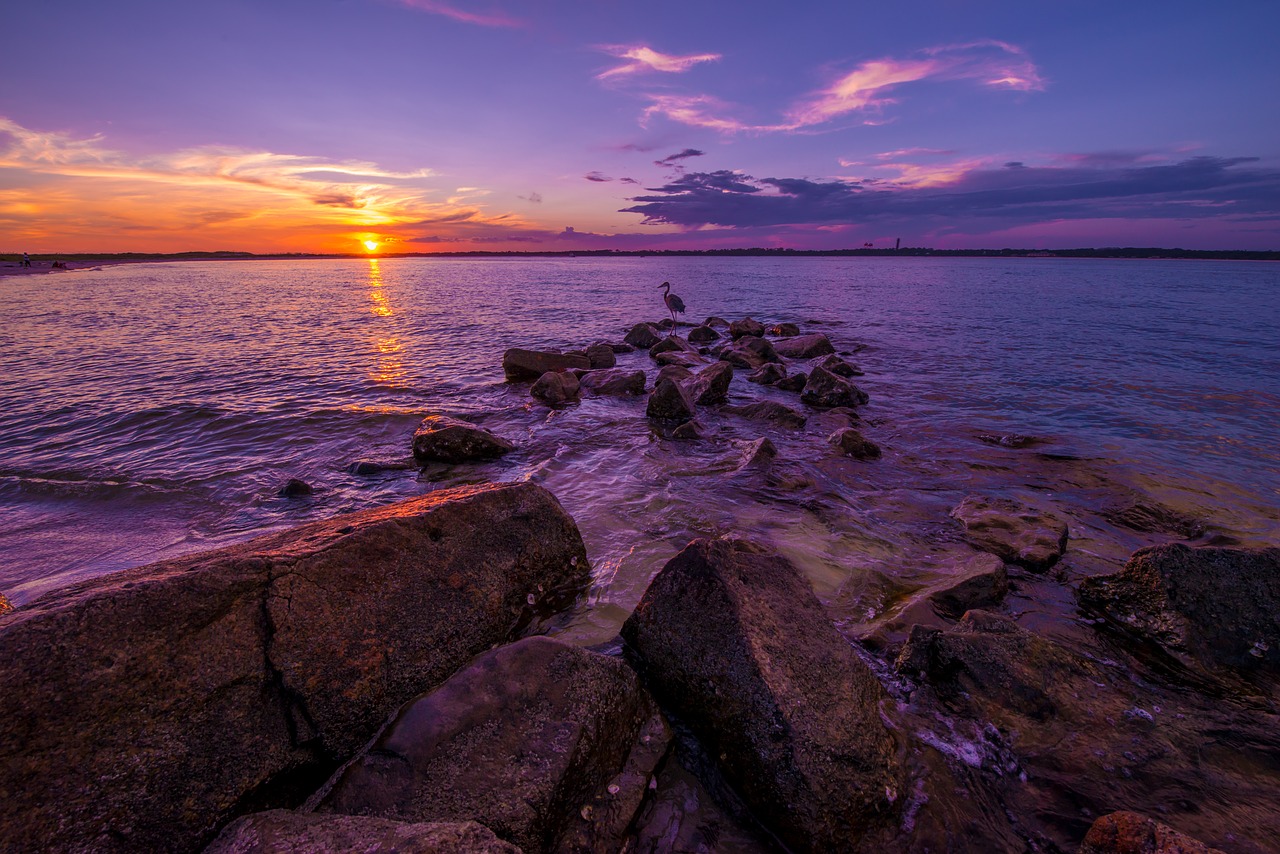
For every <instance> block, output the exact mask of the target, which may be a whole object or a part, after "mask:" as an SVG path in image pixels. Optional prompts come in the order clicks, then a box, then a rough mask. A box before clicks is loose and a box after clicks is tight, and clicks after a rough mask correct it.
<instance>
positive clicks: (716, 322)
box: [702, 314, 729, 329]
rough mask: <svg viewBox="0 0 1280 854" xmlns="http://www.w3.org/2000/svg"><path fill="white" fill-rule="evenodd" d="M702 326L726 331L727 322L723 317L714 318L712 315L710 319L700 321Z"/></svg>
mask: <svg viewBox="0 0 1280 854" xmlns="http://www.w3.org/2000/svg"><path fill="white" fill-rule="evenodd" d="M702 325H703V326H719V327H721V328H724V329H728V328H729V321H727V320H725V319H724V318H723V317H716V316H715V315H714V314H713V315H711V316H710V317H708V318H707V319H706V320H704V321H702Z"/></svg>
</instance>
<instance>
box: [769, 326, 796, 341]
mask: <svg viewBox="0 0 1280 854" xmlns="http://www.w3.org/2000/svg"><path fill="white" fill-rule="evenodd" d="M769 334H770V335H774V336H777V337H779V338H793V337H795V336H796V335H799V334H800V327H799V326H796V325H795V324H794V323H775V324H774V325H773V326H770V327H769Z"/></svg>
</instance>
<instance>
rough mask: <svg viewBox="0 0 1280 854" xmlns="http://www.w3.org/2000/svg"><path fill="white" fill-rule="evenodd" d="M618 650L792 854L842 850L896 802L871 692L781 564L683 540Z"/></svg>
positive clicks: (753, 550) (743, 546) (890, 755)
mask: <svg viewBox="0 0 1280 854" xmlns="http://www.w3.org/2000/svg"><path fill="white" fill-rule="evenodd" d="M622 636H623V638H624V640H625V642H626V647H625V652H626V654H627V656H628V657H629V658H630V659H631V660H633V661H635V662H636V663H637V666H638V667H639V669H640V671H641V673H642V674H643V676H644V677H645V680H646V682H647V684H648V685H649V686H650V687H651V688H652V689H653V691H654V693H655V696H657V698H658V700H659V702H660V703H662V704H663V705H664V707H670V708H671V709H673V711H674V713H675V714H677V715H678V716H679V717H680V719H681V720H682V721H683V722H684V723H685V724H687V725H688V726H689V727H690V728H691V729H692V731H693V732H694V733H695V734H696V735H697V737H698V738H699V740H700V741H701V743H702V744H703V745H704V746H705V747H706V748H707V752H708V754H709V755H710V756H712V757H716V758H717V760H718V762H717V764H718V766H719V768H720V770H721V772H722V773H723V774H724V777H725V779H726V780H728V782H729V783H730V784H731V785H733V786H734V788H735V789H736V790H737V792H738V793H739V794H740V795H741V796H742V798H743V800H744V801H745V802H746V803H747V805H748V806H749V807H750V808H751V810H752V811H753V812H754V813H755V815H756V816H757V817H758V818H759V819H760V821H761V822H763V823H764V824H765V825H766V826H767V827H769V829H770V830H771V831H773V832H774V833H775V834H777V836H778V837H779V838H780V839H781V840H782V842H783V843H784V844H785V845H787V846H790V847H791V848H792V849H793V850H796V851H848V850H854V849H856V848H857V841H858V839H859V838H860V837H861V836H863V834H864V833H866V832H868V831H871V830H873V829H875V828H878V827H880V826H882V825H884V824H886V823H888V822H889V821H890V820H891V818H892V814H893V812H894V810H895V804H896V803H899V802H900V801H901V798H902V796H904V795H905V794H906V792H905V789H904V771H903V768H902V765H901V762H900V759H899V756H898V748H897V745H896V744H895V741H894V738H893V736H892V735H890V733H889V732H888V730H886V729H885V726H884V724H883V723H882V722H881V718H880V704H881V702H882V701H884V700H885V694H884V689H883V688H881V686H880V683H879V682H877V681H876V678H875V676H874V675H873V674H872V673H871V671H870V670H869V669H867V667H866V665H864V664H863V663H862V662H861V660H860V659H858V658H857V657H856V656H855V655H854V654H853V651H852V649H851V648H850V646H849V643H848V642H847V641H846V640H845V639H844V638H843V637H841V635H840V633H839V632H837V631H836V629H835V627H834V626H833V625H832V624H831V621H830V620H829V619H828V618H827V615H826V613H825V612H824V611H823V609H822V606H821V605H820V604H819V603H818V600H817V598H816V597H815V596H814V595H813V590H812V589H811V588H810V586H809V583H808V582H807V581H806V580H805V579H804V578H803V577H802V576H801V575H800V573H799V572H798V571H797V570H796V568H795V567H794V566H793V565H792V564H791V563H790V562H788V561H787V560H786V559H784V558H782V557H781V556H779V555H777V554H774V553H772V552H769V551H767V550H765V549H763V548H761V547H759V546H756V545H752V544H749V543H746V542H742V541H732V540H695V541H694V542H692V543H690V544H689V545H688V546H687V547H686V548H685V549H684V551H682V552H681V553H680V554H678V555H677V556H676V557H675V558H673V559H672V560H671V561H670V562H669V563H667V565H666V566H665V567H663V569H662V571H661V572H659V573H658V575H657V576H656V577H655V578H654V580H653V581H652V583H650V585H649V589H648V590H647V591H646V592H645V594H644V596H643V598H642V599H641V600H640V604H639V605H638V606H637V607H636V610H635V612H634V613H633V614H632V615H631V617H630V618H629V619H628V620H627V622H626V623H625V624H624V625H623V628H622Z"/></svg>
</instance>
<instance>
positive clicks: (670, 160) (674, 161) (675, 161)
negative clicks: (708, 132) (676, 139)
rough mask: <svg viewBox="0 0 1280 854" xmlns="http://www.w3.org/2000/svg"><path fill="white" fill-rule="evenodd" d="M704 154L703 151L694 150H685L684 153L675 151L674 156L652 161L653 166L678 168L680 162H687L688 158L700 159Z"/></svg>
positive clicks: (669, 155) (670, 155)
mask: <svg viewBox="0 0 1280 854" xmlns="http://www.w3.org/2000/svg"><path fill="white" fill-rule="evenodd" d="M704 154H706V152H705V151H699V150H698V149H696V148H686V149H685V150H684V151H677V152H676V153H675V154H668V155H667V156H666V157H664V158H662V159H661V160H655V161H653V165H654V166H675V167H677V168H680V161H681V160H688V159H689V158H690V157H701V156H703V155H704Z"/></svg>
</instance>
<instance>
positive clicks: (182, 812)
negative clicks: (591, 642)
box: [0, 483, 590, 852]
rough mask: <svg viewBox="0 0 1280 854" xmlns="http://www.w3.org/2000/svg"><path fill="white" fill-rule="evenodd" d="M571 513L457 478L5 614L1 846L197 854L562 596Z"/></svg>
mask: <svg viewBox="0 0 1280 854" xmlns="http://www.w3.org/2000/svg"><path fill="white" fill-rule="evenodd" d="M589 574H590V570H589V567H588V565H587V556H586V550H585V548H584V547H583V543H582V537H581V535H580V534H579V533H578V530H577V528H576V526H575V525H574V524H573V520H572V519H570V518H569V516H568V514H566V513H565V511H564V510H563V509H562V508H561V507H560V505H559V504H558V503H557V502H556V500H555V498H553V497H552V496H551V494H550V493H549V492H547V491H546V490H544V489H542V488H541V487H539V486H536V485H534V484H531V483H520V484H502V485H486V486H472V487H461V488H457V489H447V490H439V491H436V492H431V493H428V494H426V495H423V496H421V497H418V498H414V499H411V500H409V501H404V502H400V503H397V504H392V505H389V506H385V507H379V508H375V509H372V510H366V511H362V512H359V513H353V514H350V515H346V516H338V517H335V518H333V519H330V520H326V521H321V522H314V523H311V524H308V525H304V526H302V527H299V528H295V529H293V530H289V531H282V532H277V533H273V534H269V535H267V536H265V537H259V538H257V539H254V540H250V541H249V542H246V543H241V544H239V545H235V546H231V547H228V548H224V549H219V550H217V551H213V552H205V553H203V554H197V555H189V556H186V557H181V558H177V559H174V560H169V561H165V562H162V563H157V564H152V565H150V566H145V567H140V568H137V569H129V570H124V571H121V572H115V573H112V574H109V575H104V576H101V577H99V578H95V579H92V580H89V581H85V582H81V583H77V584H74V585H71V586H69V587H66V588H63V589H61V590H58V591H55V592H53V593H50V594H48V595H46V596H43V597H41V598H39V599H37V600H35V601H34V602H31V603H29V604H27V605H26V606H24V607H23V608H21V609H19V610H16V611H13V612H10V613H8V614H5V615H4V616H2V617H0V649H3V650H4V655H3V656H0V685H3V686H4V690H3V691H0V749H3V751H4V761H3V762H0V792H3V793H4V797H3V798H0V839H3V840H4V841H3V843H0V847H4V848H6V849H8V850H13V851H24V850H25V851H47V850H57V851H95V852H134V851H176V852H185V851H195V850H198V849H199V848H200V847H201V846H202V845H203V844H205V843H206V842H208V841H209V839H210V838H211V837H212V836H213V835H214V834H215V833H216V831H217V828H219V827H220V826H222V825H223V824H225V823H226V822H227V821H229V820H230V819H232V818H234V817H235V816H236V815H237V813H238V812H239V811H244V810H246V809H252V808H253V806H254V805H269V806H278V805H296V804H297V803H298V801H300V800H301V797H302V796H303V795H304V793H305V792H306V791H308V790H309V788H310V787H313V786H314V785H316V784H317V783H319V782H320V781H321V780H323V779H324V777H325V776H327V775H328V774H330V773H332V771H333V769H334V768H335V767H337V765H339V764H340V763H341V762H342V761H344V760H345V759H346V758H348V757H349V756H352V755H354V754H355V752H356V751H357V750H358V749H359V748H360V747H361V746H362V745H364V744H365V743H366V742H367V741H368V740H369V738H370V737H371V736H372V735H373V734H374V733H375V732H376V731H377V730H378V728H379V727H380V726H381V725H382V724H383V723H384V722H385V721H386V719H387V716H388V714H390V713H391V712H392V711H394V710H395V709H396V708H398V707H399V706H401V705H402V704H403V703H404V702H405V701H407V700H408V699H410V698H412V697H414V696H416V695H418V694H419V693H421V692H422V691H424V690H427V689H429V688H430V687H432V686H433V685H437V684H439V683H440V682H442V681H443V680H444V679H445V678H447V677H448V676H449V675H450V674H451V673H453V672H454V671H455V670H457V669H458V667H459V666H461V665H462V664H464V663H466V662H467V661H468V660H470V659H471V657H472V656H474V655H476V654H477V653H479V652H481V651H483V650H485V649H488V648H489V647H491V646H492V645H493V644H495V643H501V642H505V641H508V640H511V639H514V638H516V637H519V636H520V635H521V634H522V633H524V632H525V631H526V630H527V629H528V628H529V627H530V626H531V625H533V624H535V621H538V620H543V619H545V618H546V617H547V616H548V615H549V614H553V613H556V612H557V611H558V610H560V609H563V608H564V607H565V606H566V605H567V604H570V603H572V601H573V600H574V598H575V597H576V596H577V595H578V594H579V593H580V591H581V590H582V588H583V587H584V586H585V584H586V582H587V580H588V579H589Z"/></svg>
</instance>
